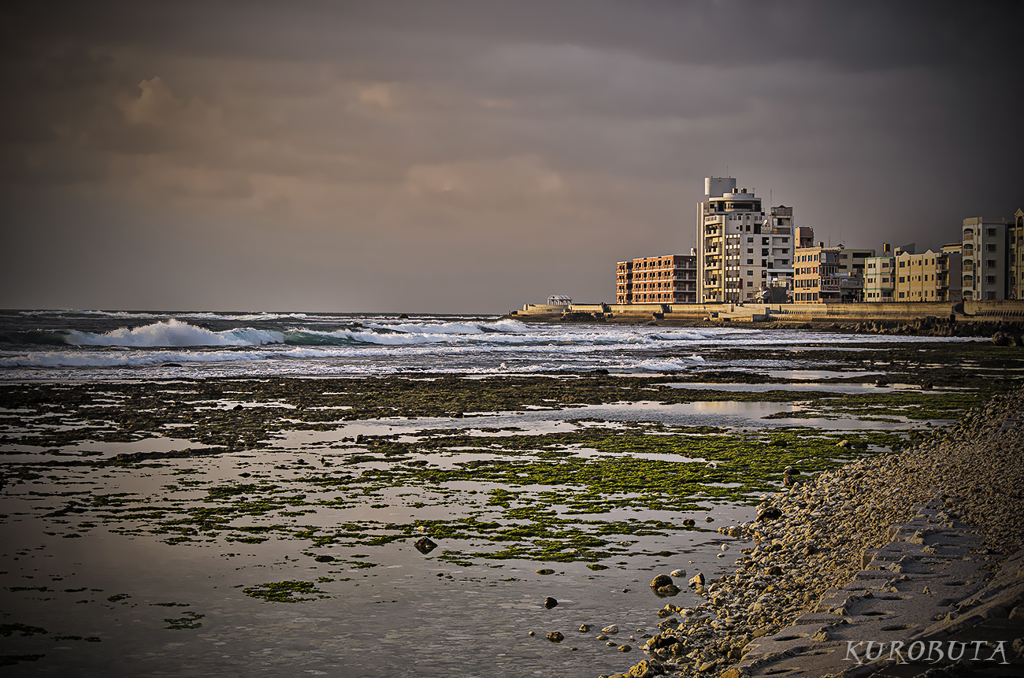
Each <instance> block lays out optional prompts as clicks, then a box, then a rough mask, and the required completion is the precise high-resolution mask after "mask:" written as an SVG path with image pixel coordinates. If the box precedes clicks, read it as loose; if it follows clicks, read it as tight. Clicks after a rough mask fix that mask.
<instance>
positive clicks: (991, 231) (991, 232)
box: [985, 228, 996, 237]
mask: <svg viewBox="0 0 1024 678" xmlns="http://www.w3.org/2000/svg"><path fill="white" fill-rule="evenodd" d="M995 234H996V229H994V228H986V229H985V235H987V236H989V237H993V236H995Z"/></svg>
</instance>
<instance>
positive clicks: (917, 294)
mask: <svg viewBox="0 0 1024 678" xmlns="http://www.w3.org/2000/svg"><path fill="white" fill-rule="evenodd" d="M946 247H948V248H950V249H951V250H952V249H954V248H955V247H956V245H952V246H950V245H947V246H946ZM893 273H894V276H895V278H896V286H895V294H894V295H893V301H898V302H899V301H907V302H915V301H953V302H958V301H962V298H963V294H962V291H961V289H960V285H959V284H957V283H956V282H954V281H956V280H959V279H960V276H961V272H960V255H959V254H956V253H953V252H952V251H949V252H947V251H946V248H943V251H942V252H933V251H931V250H928V251H927V252H922V253H921V254H915V253H912V252H899V253H897V254H896V268H895V270H894V272H893Z"/></svg>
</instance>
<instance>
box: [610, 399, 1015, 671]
mask: <svg viewBox="0 0 1024 678" xmlns="http://www.w3.org/2000/svg"><path fill="white" fill-rule="evenodd" d="M1022 413H1024V389H1017V390H1015V391H1013V392H1010V393H1007V394H1003V395H999V396H996V397H994V398H993V399H992V400H990V401H989V402H988V403H986V404H985V405H982V406H980V407H978V408H975V409H973V410H971V411H970V412H968V413H967V414H966V415H965V416H964V418H963V419H962V420H961V421H960V422H959V423H957V424H955V425H952V426H950V427H946V428H944V429H937V430H936V431H934V432H933V436H932V437H931V439H930V440H928V441H926V442H924V443H923V444H920V445H918V446H917V447H915V448H913V449H909V450H906V451H903V452H897V453H888V454H882V455H876V456H872V457H866V458H864V459H862V460H860V461H857V462H854V463H851V464H848V465H846V466H844V467H842V468H839V469H834V470H831V471H826V472H823V473H821V474H819V475H817V476H814V477H812V478H803V477H802V476H800V475H799V474H797V475H795V476H794V477H793V479H792V484H791V485H789V486H788V487H787V488H786V489H785V491H782V492H779V493H776V494H775V495H773V496H771V497H767V496H766V497H764V501H762V503H761V504H760V505H759V506H758V509H759V518H758V519H757V520H755V521H752V522H750V523H743V524H740V525H733V526H728V527H723V528H719V532H721V533H723V534H727V535H729V536H733V537H736V538H738V539H746V540H753V541H754V542H755V546H754V547H753V548H751V549H744V554H745V555H744V556H743V557H741V558H740V559H739V560H737V562H736V566H735V569H734V570H733V571H732V572H730V573H729V574H726V575H724V576H722V577H721V578H719V579H717V580H715V581H712V582H710V583H707V585H706V586H704V585H701V584H699V583H698V584H696V592H697V593H698V594H699V595H701V596H702V597H703V598H704V602H703V603H701V604H699V605H697V606H695V607H693V608H690V609H683V608H679V607H678V606H673V605H671V604H669V605H666V607H665V608H664V609H662V610H661V611H660V612H659V613H658V614H659V617H662V618H664V620H663V621H662V622H661V623H660V624H659V628H660V629H661V631H660V632H659V633H658V634H656V635H654V636H653V637H652V638H650V639H649V640H648V641H647V643H646V645H644V647H643V650H644V651H645V653H646V654H647V655H648V659H647V660H645V661H643V662H640V663H639V664H636V665H634V666H633V667H632V668H631V669H629V671H628V672H626V673H623V674H618V675H619V676H621V677H623V678H627V677H628V678H649V677H650V676H655V675H662V674H666V673H667V674H669V675H673V676H681V677H684V678H689V677H691V676H708V675H720V676H722V677H723V678H741V677H745V676H756V675H775V674H782V673H785V675H787V676H798V675H808V676H810V675H822V676H823V675H830V674H835V675H850V676H852V675H858V676H860V675H868V674H870V673H873V672H875V671H878V670H880V669H883V667H882V665H881V664H877V663H876V664H872V665H868V664H860V665H858V664H854V663H853V662H850V661H847V662H843V661H841V660H842V657H838V659H839V661H836V660H835V659H832V661H831V664H835V665H834V666H831V664H825V665H823V664H822V663H821V661H819V662H818V663H817V664H814V663H813V662H812V661H811V660H810V659H809V657H813V656H814V655H815V654H818V655H820V654H823V653H824V652H825V647H824V646H825V645H827V644H828V641H829V640H830V638H831V639H832V640H833V641H835V639H836V638H838V637H839V636H843V637H847V638H852V635H851V634H850V632H849V630H850V629H855V628H862V629H864V632H865V634H868V633H870V632H874V631H875V630H881V628H882V627H879V628H878V629H875V628H874V627H867V626H860V627H858V626H857V624H858V622H865V621H872V619H871V617H872V616H879V615H877V614H876V615H868V616H866V617H865V616H857V614H856V613H859V612H862V611H869V612H870V610H867V609H866V604H865V603H864V602H863V601H864V599H865V598H867V600H868V603H870V602H871V598H873V597H875V595H876V594H875V593H871V592H870V591H868V588H867V586H866V585H865V584H864V583H863V580H861V581H860V582H858V579H857V578H858V576H861V575H864V573H865V572H869V573H872V574H869V575H864V576H865V578H867V577H870V578H871V579H875V580H877V581H875V582H874V584H875V585H880V588H882V587H884V588H885V589H886V590H885V591H881V590H880V593H882V594H886V595H887V597H888V598H890V601H889V602H890V603H892V602H894V601H896V600H897V599H898V600H899V601H903V600H904V597H906V598H911V597H912V596H911V595H907V591H908V590H909V588H908V587H911V586H914V587H917V589H918V590H919V591H920V592H921V593H919V594H917V595H916V603H915V602H914V601H911V603H903V604H904V605H916V606H917V607H915V608H914V609H915V610H916V612H915V613H914V615H916V616H913V619H912V620H911V616H912V615H910V614H909V613H908V612H906V611H904V612H903V613H901V612H900V610H898V609H893V610H886V611H885V612H887V614H885V622H886V626H885V627H884V628H890V627H891V631H890V632H887V634H888V635H887V637H893V638H896V637H897V636H898V637H899V639H900V640H904V641H906V642H907V644H908V645H909V644H910V641H911V640H912V639H916V638H917V637H921V638H932V639H934V638H936V637H940V636H941V637H945V635H948V634H951V633H959V634H960V635H961V636H963V634H964V633H969V631H970V628H971V625H970V623H971V620H973V621H974V622H977V623H983V622H985V621H986V620H992V619H1002V620H1003V621H1005V620H1009V621H1010V624H1009V625H1008V627H1009V631H1007V632H1009V633H1011V634H1012V633H1015V634H1016V636H1014V639H1016V637H1017V636H1022V635H1024V630H1021V628H1020V627H1021V626H1022V625H1024V619H1022V618H1024V604H1022V603H1024V567H1021V566H1020V565H1021V563H1024V528H1022V526H1024V426H1021V423H1022V419H1024V417H1022ZM771 516H774V517H771ZM929 521H930V522H929ZM954 528H955V529H954ZM940 533H944V534H946V535H947V538H946V539H945V543H940V542H941V541H942V540H941V539H940V537H941V534H940ZM908 548H911V549H916V551H915V552H914V553H911V552H909V551H907V549H908ZM901 549H902V550H903V551H905V552H904V553H898V552H899V551H900V550H901ZM957 559H959V560H957ZM965 559H966V560H965ZM928 561H932V562H933V564H934V565H935V566H936V567H938V566H939V565H942V563H943V562H945V563H947V564H948V563H949V562H950V561H957V562H955V563H953V566H955V567H957V568H960V569H959V570H958V572H960V574H959V575H957V576H955V577H952V578H947V579H946V580H945V585H946V586H945V588H946V589H949V590H946V591H945V594H944V595H941V596H940V595H935V594H932V593H931V591H932V589H933V588H934V589H935V590H936V591H938V590H940V588H942V586H940V584H942V583H941V582H936V583H932V584H922V583H921V581H920V578H918V579H914V578H913V575H914V573H915V571H917V574H919V575H921V574H922V571H921V566H922V563H925V564H927V562H928ZM1001 566H1002V570H1000V568H1001ZM865 568H868V569H867V570H865ZM938 571H939V570H936V572H938ZM996 572H998V573H999V574H997V575H994V574H993V573H996ZM933 575H934V572H933ZM922 576H923V575H922ZM937 576H938V575H935V576H933V577H932V578H933V579H935V578H936V577H937ZM954 580H955V581H954ZM961 580H962V581H961ZM950 582H952V583H950ZM953 584H957V585H956V586H953ZM858 586H859V589H858ZM851 587H852V588H851ZM926 588H927V590H928V593H923V592H924V591H925V589H926ZM858 590H859V591H860V594H859V595H858V593H857V591H858ZM943 590H945V589H943ZM986 592H987V593H986ZM865 593H868V595H864V594H865ZM890 594H891V595H890ZM878 598H879V599H880V600H881V599H882V596H881V595H879V596H878ZM844 602H845V603H846V605H845V607H844ZM831 603H836V604H835V605H832V604H831ZM940 603H941V604H940ZM823 605H824V607H822V606H823ZM928 605H931V606H932V607H933V608H935V609H934V610H932V609H931V608H927V606H928ZM868 606H870V605H868ZM922 606H924V607H922ZM883 607H884V606H883ZM889 607H894V605H892V604H890V605H889ZM895 607H898V605H896V606H895ZM862 608H863V609H862ZM918 608H920V609H918ZM925 608H927V609H925ZM906 609H907V610H909V609H910V608H909V607H907V608H906ZM931 612H934V613H935V614H934V615H933V614H930V613H931ZM823 613H824V615H823ZM830 613H831V614H830ZM808 615H810V616H814V615H817V617H821V619H817V617H815V618H814V619H809V618H808ZM677 617H679V618H678V619H677ZM802 617H803V620H802V621H803V623H802V624H800V627H799V628H797V629H796V631H794V628H796V627H794V624H796V623H798V622H799V621H800V620H801V618H802ZM927 620H931V621H932V622H934V623H932V624H931V626H928V627H925V625H924V621H927ZM1014 620H1015V621H1014ZM666 622H668V623H666ZM677 622H678V623H677ZM809 622H815V623H814V624H811V625H810V626H808V623H809ZM851 624H852V626H851ZM838 625H843V627H844V629H843V630H844V633H842V634H839V633H836V632H835V631H834V630H830V629H835V628H836V627H837V626H838ZM1004 625H1005V624H1004ZM901 626H902V627H906V628H896V627H901ZM982 630H984V629H982ZM986 632H987V631H986ZM944 634H945V635H944ZM883 635H885V634H883ZM780 639H781V641H780ZM794 639H797V640H799V642H797V643H796V644H794V643H792V642H790V646H789V647H788V648H787V647H785V645H786V642H787V641H792V640H794ZM863 640H879V639H875V638H868V637H866V636H865V637H864V638H863ZM773 643H774V645H773ZM834 644H835V643H834V642H833V645H834ZM759 648H763V649H760V650H759ZM773 648H774V650H773ZM842 649H843V651H845V649H846V643H845V642H843V643H842ZM1005 651H1006V653H1007V659H1008V660H1009V661H1010V662H1012V663H1020V662H1022V661H1024V658H1022V656H1021V654H1022V653H1024V641H1022V640H1013V641H1012V643H1011V642H1008V643H1007V644H1006V649H1005ZM772 652H774V655H773V654H772ZM794 658H795V659H794ZM769 659H770V660H769ZM780 660H789V664H788V665H787V666H782V665H780V664H779V662H780ZM798 665H804V666H814V667H815V668H813V669H811V671H812V672H810V673H807V672H801V671H796V670H795V668H797V667H798ZM930 666H931V665H929V664H921V665H919V666H917V667H914V668H918V669H920V673H924V672H925V671H926V670H927V669H928V668H930ZM787 667H788V668H787ZM824 668H829V669H830V670H824ZM901 668H906V667H901ZM844 671H845V672H846V673H844ZM893 675H896V674H893ZM899 675H908V676H909V675H916V673H900V674H899ZM958 675H959V674H958ZM965 675H969V674H965ZM613 678H614V677H613Z"/></svg>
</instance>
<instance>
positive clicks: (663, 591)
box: [654, 584, 682, 598]
mask: <svg viewBox="0 0 1024 678" xmlns="http://www.w3.org/2000/svg"><path fill="white" fill-rule="evenodd" d="M681 590H682V589H680V588H679V587H678V586H676V585H675V584H666V585H665V586H659V587H658V588H656V589H654V595H656V596H658V597H659V598H670V597H672V596H675V595H678V594H679V591H681Z"/></svg>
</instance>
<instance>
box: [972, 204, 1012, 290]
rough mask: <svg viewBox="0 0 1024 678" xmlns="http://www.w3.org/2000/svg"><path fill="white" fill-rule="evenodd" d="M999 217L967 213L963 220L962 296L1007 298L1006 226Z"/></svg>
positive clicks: (1007, 234) (1007, 256)
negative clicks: (967, 216) (990, 217)
mask: <svg viewBox="0 0 1024 678" xmlns="http://www.w3.org/2000/svg"><path fill="white" fill-rule="evenodd" d="M1007 226H1008V225H1007V224H1005V223H1003V222H1001V221H991V220H985V219H983V218H982V217H969V218H967V219H964V223H963V241H962V242H963V296H964V299H965V300H973V301H999V300H1002V299H1006V298H1007V287H1008V286H1007V260H1008V259H1009V255H1008V251H1007V250H1008V238H1009V231H1010V229H1009V228H1008V227H1007Z"/></svg>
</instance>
